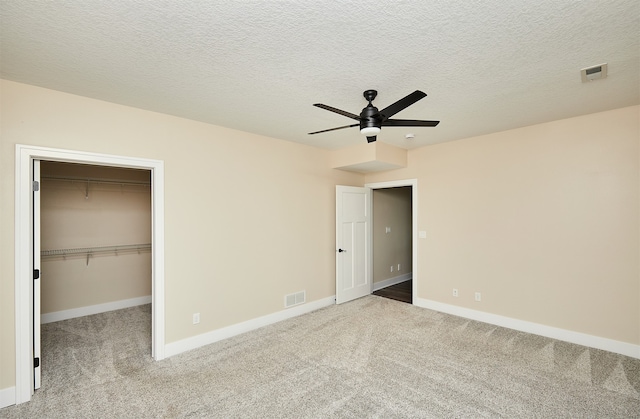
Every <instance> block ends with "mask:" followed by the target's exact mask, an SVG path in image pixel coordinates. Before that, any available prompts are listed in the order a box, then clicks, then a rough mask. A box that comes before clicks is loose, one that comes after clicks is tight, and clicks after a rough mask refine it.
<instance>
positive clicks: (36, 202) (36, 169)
mask: <svg viewBox="0 0 640 419" xmlns="http://www.w3.org/2000/svg"><path fill="white" fill-rule="evenodd" d="M32 190H33V206H32V211H31V223H32V226H33V229H32V231H33V252H32V253H33V389H34V390H37V389H39V388H40V358H41V357H40V278H41V272H40V160H34V161H33V183H32Z"/></svg>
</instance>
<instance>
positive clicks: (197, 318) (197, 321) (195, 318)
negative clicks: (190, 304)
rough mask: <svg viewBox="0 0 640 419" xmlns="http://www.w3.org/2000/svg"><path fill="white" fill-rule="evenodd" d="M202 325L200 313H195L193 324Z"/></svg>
mask: <svg viewBox="0 0 640 419" xmlns="http://www.w3.org/2000/svg"><path fill="white" fill-rule="evenodd" d="M198 323H200V313H193V324H198Z"/></svg>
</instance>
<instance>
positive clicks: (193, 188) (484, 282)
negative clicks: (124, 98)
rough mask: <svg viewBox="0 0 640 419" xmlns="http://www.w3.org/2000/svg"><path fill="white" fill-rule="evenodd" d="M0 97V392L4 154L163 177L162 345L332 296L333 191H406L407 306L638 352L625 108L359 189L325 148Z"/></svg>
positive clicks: (5, 253)
mask: <svg viewBox="0 0 640 419" xmlns="http://www.w3.org/2000/svg"><path fill="white" fill-rule="evenodd" d="M0 83H1V84H0V89H1V90H0V94H1V102H0V141H1V144H0V249H1V251H0V336H1V339H0V389H3V388H7V387H11V386H14V384H15V377H14V373H15V354H14V349H15V341H14V321H15V320H14V310H15V308H14V277H13V273H14V249H13V247H14V205H15V203H14V182H15V175H14V170H15V169H14V160H15V144H16V143H21V144H31V145H37V146H46V147H54V148H63V149H72V150H82V151H89V152H97V153H108V154H116V155H125V156H132V157H140V158H150V159H159V160H163V161H164V162H165V183H166V185H165V201H166V202H165V206H166V207H165V238H166V246H165V253H166V261H165V270H166V284H165V285H166V287H165V288H166V340H167V342H175V341H177V340H180V339H183V338H187V337H190V336H195V335H197V334H201V333H205V332H208V331H212V330H215V329H218V328H221V327H224V326H227V325H232V324H236V323H238V322H241V321H244V320H249V319H252V318H256V317H258V316H261V315H265V314H269V313H273V312H277V311H279V310H281V309H282V308H283V296H284V295H285V294H288V293H292V292H297V291H301V290H303V289H304V290H306V291H307V300H308V301H313V300H318V299H321V298H324V297H328V296H331V295H334V293H335V278H334V274H335V229H334V225H335V185H336V184H343V185H355V186H361V185H363V184H364V183H365V181H366V182H382V181H390V180H400V179H412V178H416V179H418V199H419V201H418V211H419V214H418V229H419V230H424V231H426V232H427V239H420V240H418V267H419V275H420V278H419V283H418V284H417V288H418V297H419V298H423V299H430V300H434V301H439V302H443V303H448V304H455V305H458V306H461V307H468V308H473V309H477V310H482V311H486V312H489V313H496V314H500V315H503V316H508V317H513V318H516V319H521V320H526V321H531V322H535V323H540V324H544V325H549V326H555V327H560V328H563V329H568V330H572V331H577V332H582V333H587V334H591V335H595V336H600V337H604V338H609V339H615V340H620V341H623V342H629V343H633V344H640V279H639V278H640V275H639V262H640V246H639V237H640V222H639V214H640V211H639V202H638V201H639V194H640V182H639V175H640V173H639V170H640V167H639V161H640V150H639V147H638V144H639V142H640V127H639V119H640V107H639V106H634V107H629V108H623V109H618V110H614V111H610V112H602V113H598V114H593V115H586V116H583V117H578V118H572V119H566V120H560V121H556V122H552V123H547V124H540V125H536V126H531V127H526V128H522V129H517V130H511V131H505V132H500V133H495V134H490V135H485V136H481V137H475V138H469V139H465V140H461V141H455V142H450V143H445V144H440V145H435V146H430V147H424V148H420V149H416V150H412V151H410V152H409V155H408V160H409V166H408V168H406V169H400V170H396V171H392V172H386V173H379V174H371V175H367V176H366V179H365V176H362V175H358V174H354V173H348V172H341V171H337V170H332V169H329V168H328V167H329V153H328V152H327V151H325V150H321V149H315V148H311V147H307V146H302V145H298V144H292V143H288V142H285V141H280V140H276V139H271V138H266V137H262V136H258V135H253V134H248V133H244V132H239V131H234V130H231V129H225V128H222V127H217V126H212V125H208V124H204V123H199V122H194V121H190V120H186V119H181V118H177V117H172V116H167V115H162V114H157V113H153V112H148V111H143V110H139V109H134V108H129V107H125V106H120V105H115V104H111V103H106V102H101V101H97V100H93V99H88V98H83V97H78V96H74V95H69V94H64V93H60V92H55V91H51V90H47V89H41V88H38V87H33V86H28V85H23V84H19V83H14V82H7V81H2V82H0ZM454 287H456V288H458V289H459V290H460V296H459V297H458V298H457V299H454V298H453V297H452V296H451V289H452V288H454ZM476 291H480V292H482V295H483V300H482V302H480V303H476V302H474V301H473V296H472V294H473V292H476ZM193 312H200V313H201V323H200V324H199V325H196V326H194V325H192V324H191V315H192V313H193Z"/></svg>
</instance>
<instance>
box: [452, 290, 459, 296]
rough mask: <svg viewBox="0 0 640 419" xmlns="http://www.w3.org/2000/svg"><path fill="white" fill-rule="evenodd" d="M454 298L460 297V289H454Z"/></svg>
mask: <svg viewBox="0 0 640 419" xmlns="http://www.w3.org/2000/svg"><path fill="white" fill-rule="evenodd" d="M453 296H454V297H457V296H458V288H454V289H453Z"/></svg>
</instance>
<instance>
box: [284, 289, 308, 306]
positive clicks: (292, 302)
mask: <svg viewBox="0 0 640 419" xmlns="http://www.w3.org/2000/svg"><path fill="white" fill-rule="evenodd" d="M306 300H307V296H306V291H300V292H296V293H295V294H289V295H285V296H284V307H285V308H288V307H292V306H297V305H298V304H302V303H304V302H305V301H306Z"/></svg>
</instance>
